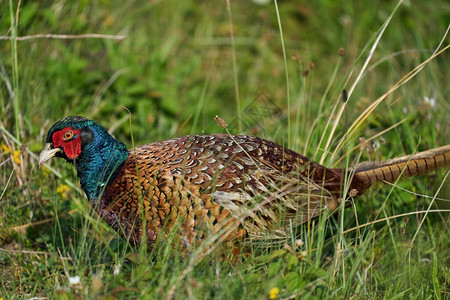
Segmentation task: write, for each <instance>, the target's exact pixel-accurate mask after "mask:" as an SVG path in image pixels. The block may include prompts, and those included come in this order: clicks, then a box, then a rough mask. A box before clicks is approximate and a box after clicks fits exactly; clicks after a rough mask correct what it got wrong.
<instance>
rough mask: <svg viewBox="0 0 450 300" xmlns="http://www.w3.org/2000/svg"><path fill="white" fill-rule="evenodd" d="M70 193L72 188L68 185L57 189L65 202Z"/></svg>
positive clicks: (62, 185)
mask: <svg viewBox="0 0 450 300" xmlns="http://www.w3.org/2000/svg"><path fill="white" fill-rule="evenodd" d="M69 191H70V187H69V186H68V185H67V184H61V185H60V186H58V188H57V189H56V192H57V193H58V194H61V197H62V198H63V200H65V199H66V197H67V195H68V194H69Z"/></svg>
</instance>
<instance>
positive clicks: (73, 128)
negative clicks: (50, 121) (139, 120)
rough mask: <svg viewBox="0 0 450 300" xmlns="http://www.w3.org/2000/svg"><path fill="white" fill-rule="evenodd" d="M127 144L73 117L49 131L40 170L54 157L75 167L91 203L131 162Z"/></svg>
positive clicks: (92, 124) (88, 122)
mask: <svg viewBox="0 0 450 300" xmlns="http://www.w3.org/2000/svg"><path fill="white" fill-rule="evenodd" d="M128 155H129V152H128V150H127V147H126V146H125V144H124V143H122V142H120V141H118V140H116V139H114V138H113V137H112V136H111V135H110V134H109V133H108V131H106V129H104V128H103V127H101V126H100V125H98V124H97V123H95V122H94V121H92V120H89V119H86V118H85V117H79V116H73V117H67V118H64V119H62V120H60V121H58V122H56V123H55V124H54V125H53V126H52V127H51V128H50V130H49V131H48V133H47V139H46V141H45V146H44V149H43V150H42V151H41V153H40V154H39V167H41V166H42V165H43V164H44V163H45V162H47V161H49V160H50V159H51V158H53V157H55V156H56V157H62V158H64V159H65V160H66V161H68V162H70V163H74V165H75V168H76V169H77V171H78V176H79V177H80V179H81V185H82V187H83V189H84V190H85V192H86V194H87V195H88V197H89V199H94V198H96V197H97V195H98V193H99V190H98V186H101V185H102V184H104V183H105V182H107V181H108V179H109V178H112V176H113V175H114V173H115V170H116V169H117V167H118V166H119V165H120V164H121V163H123V162H124V161H125V160H126V159H127V158H128Z"/></svg>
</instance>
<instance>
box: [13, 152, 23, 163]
mask: <svg viewBox="0 0 450 300" xmlns="http://www.w3.org/2000/svg"><path fill="white" fill-rule="evenodd" d="M13 160H14V161H15V162H16V164H18V165H20V163H21V162H22V161H21V160H20V151H19V150H14V153H13Z"/></svg>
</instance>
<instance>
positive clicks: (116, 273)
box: [113, 263, 122, 275]
mask: <svg viewBox="0 0 450 300" xmlns="http://www.w3.org/2000/svg"><path fill="white" fill-rule="evenodd" d="M121 266H122V265H121V264H120V263H119V264H117V265H115V266H114V271H113V274H114V275H119V273H120V267H121Z"/></svg>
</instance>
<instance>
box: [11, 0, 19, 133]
mask: <svg viewBox="0 0 450 300" xmlns="http://www.w3.org/2000/svg"><path fill="white" fill-rule="evenodd" d="M20 2H21V1H20V0H19V2H18V4H17V12H16V16H14V6H13V1H12V0H9V17H10V22H11V58H12V79H13V91H14V96H13V101H14V104H13V107H14V123H15V130H16V137H17V138H18V139H20V127H21V126H20V105H19V103H20V90H19V63H18V59H17V40H16V38H17V25H18V22H19V9H20Z"/></svg>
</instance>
